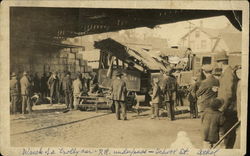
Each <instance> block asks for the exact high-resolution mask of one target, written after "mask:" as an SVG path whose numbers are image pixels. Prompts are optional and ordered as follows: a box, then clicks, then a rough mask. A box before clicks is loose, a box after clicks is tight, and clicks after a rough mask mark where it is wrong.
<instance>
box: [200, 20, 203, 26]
mask: <svg viewBox="0 0 250 156" xmlns="http://www.w3.org/2000/svg"><path fill="white" fill-rule="evenodd" d="M200 27H201V28H203V21H202V20H200Z"/></svg>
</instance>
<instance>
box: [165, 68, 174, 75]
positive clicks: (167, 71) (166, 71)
mask: <svg viewBox="0 0 250 156" xmlns="http://www.w3.org/2000/svg"><path fill="white" fill-rule="evenodd" d="M172 72H173V69H172V68H167V70H165V71H164V74H166V75H170V74H172Z"/></svg>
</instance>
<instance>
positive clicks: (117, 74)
mask: <svg viewBox="0 0 250 156" xmlns="http://www.w3.org/2000/svg"><path fill="white" fill-rule="evenodd" d="M122 75H123V74H122V72H121V71H120V70H119V71H117V73H116V74H115V76H122Z"/></svg>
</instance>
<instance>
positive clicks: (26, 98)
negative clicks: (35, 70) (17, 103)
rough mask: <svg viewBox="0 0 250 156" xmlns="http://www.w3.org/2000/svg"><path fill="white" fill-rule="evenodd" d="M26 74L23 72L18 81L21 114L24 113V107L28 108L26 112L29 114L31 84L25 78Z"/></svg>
mask: <svg viewBox="0 0 250 156" xmlns="http://www.w3.org/2000/svg"><path fill="white" fill-rule="evenodd" d="M27 75H28V73H27V72H23V77H22V78H21V80H20V85H21V95H22V114H25V113H26V107H27V108H28V112H29V113H31V103H30V102H31V101H30V96H31V83H30V81H29V79H28V77H27Z"/></svg>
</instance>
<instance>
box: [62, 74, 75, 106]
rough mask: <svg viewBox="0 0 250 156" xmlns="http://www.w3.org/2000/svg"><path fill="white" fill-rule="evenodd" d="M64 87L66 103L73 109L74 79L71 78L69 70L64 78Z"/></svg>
mask: <svg viewBox="0 0 250 156" xmlns="http://www.w3.org/2000/svg"><path fill="white" fill-rule="evenodd" d="M62 89H63V92H64V97H65V103H66V106H67V108H69V109H73V89H72V80H71V78H70V73H69V72H67V73H66V76H65V77H64V78H63V80H62Z"/></svg>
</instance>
